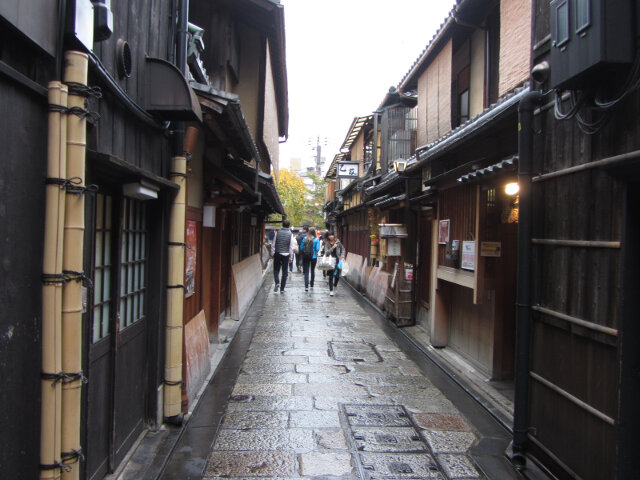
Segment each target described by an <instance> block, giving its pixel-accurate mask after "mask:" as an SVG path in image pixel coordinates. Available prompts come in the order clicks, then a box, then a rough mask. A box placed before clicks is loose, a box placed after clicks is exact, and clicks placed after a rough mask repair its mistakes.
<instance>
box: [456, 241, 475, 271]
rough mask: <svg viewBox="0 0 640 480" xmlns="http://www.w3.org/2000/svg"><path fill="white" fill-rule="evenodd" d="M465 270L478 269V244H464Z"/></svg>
mask: <svg viewBox="0 0 640 480" xmlns="http://www.w3.org/2000/svg"><path fill="white" fill-rule="evenodd" d="M460 268H462V269H464V270H475V269H476V242H462V263H461V265H460Z"/></svg>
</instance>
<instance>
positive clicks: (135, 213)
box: [120, 198, 147, 330]
mask: <svg viewBox="0 0 640 480" xmlns="http://www.w3.org/2000/svg"><path fill="white" fill-rule="evenodd" d="M146 265H147V209H146V205H145V204H144V203H143V202H141V201H138V200H132V199H130V198H124V199H123V204H122V232H121V240H120V329H121V330H122V329H124V328H126V327H128V326H129V325H131V324H132V323H134V322H136V321H138V320H141V319H142V318H144V315H145V304H144V301H145V291H146V284H147V282H146Z"/></svg>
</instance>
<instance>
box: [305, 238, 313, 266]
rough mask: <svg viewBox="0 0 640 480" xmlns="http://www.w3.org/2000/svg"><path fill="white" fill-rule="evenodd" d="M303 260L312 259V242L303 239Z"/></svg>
mask: <svg viewBox="0 0 640 480" xmlns="http://www.w3.org/2000/svg"><path fill="white" fill-rule="evenodd" d="M303 255H304V259H305V260H311V259H312V258H313V240H309V239H307V238H306V237H305V239H304V252H303Z"/></svg>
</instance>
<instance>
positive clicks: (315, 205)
mask: <svg viewBox="0 0 640 480" xmlns="http://www.w3.org/2000/svg"><path fill="white" fill-rule="evenodd" d="M307 176H308V177H309V178H310V179H311V181H312V182H313V183H312V185H311V188H309V189H308V191H309V197H308V198H309V201H308V202H307V210H306V213H307V218H308V220H309V221H310V222H311V224H312V225H315V226H316V227H320V228H322V227H323V226H324V214H323V212H322V209H323V207H324V201H325V194H326V188H327V183H328V182H327V180H326V179H325V178H324V177H323V176H321V175H318V174H316V173H308V174H307Z"/></svg>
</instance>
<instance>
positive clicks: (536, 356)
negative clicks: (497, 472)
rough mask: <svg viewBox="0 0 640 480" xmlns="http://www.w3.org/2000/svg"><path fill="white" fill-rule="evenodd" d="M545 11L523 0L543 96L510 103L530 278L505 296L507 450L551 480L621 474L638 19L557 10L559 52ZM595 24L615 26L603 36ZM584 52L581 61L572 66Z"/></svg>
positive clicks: (606, 9)
mask: <svg viewBox="0 0 640 480" xmlns="http://www.w3.org/2000/svg"><path fill="white" fill-rule="evenodd" d="M556 8H558V9H560V10H561V9H562V8H563V7H562V6H561V5H556V4H554V3H552V8H549V4H548V2H541V1H537V0H536V1H534V2H533V22H532V28H531V30H532V54H531V56H532V64H531V67H532V71H533V72H534V75H533V78H532V81H535V82H536V83H535V86H536V88H537V89H539V90H540V92H549V93H547V94H546V95H541V94H537V95H533V96H530V97H529V99H528V102H527V104H525V105H524V106H523V107H521V110H522V111H523V113H522V120H521V123H522V124H523V126H526V125H530V130H529V132H530V135H529V136H528V137H524V133H526V130H524V133H523V138H522V139H521V144H522V142H524V145H525V147H526V148H525V149H523V151H521V152H520V157H521V161H522V158H523V156H524V155H525V154H527V155H528V157H527V158H528V160H529V159H530V164H528V165H521V167H524V168H522V170H521V177H522V179H523V180H525V181H527V180H530V192H529V197H528V198H526V197H524V194H523V196H522V197H521V198H522V205H521V215H522V217H521V218H523V219H524V218H525V215H526V216H527V217H528V218H529V219H530V224H529V225H530V229H529V230H525V231H524V233H522V232H520V233H519V234H520V235H522V236H523V242H524V243H523V250H524V251H525V253H526V251H527V250H528V254H527V256H528V255H529V254H530V265H531V271H530V275H526V274H527V273H529V272H528V271H525V276H523V277H521V278H519V279H518V281H519V283H520V284H522V285H525V286H526V287H527V288H526V289H525V291H524V292H523V293H526V294H528V295H529V297H528V298H527V297H524V298H523V299H522V300H524V301H519V303H522V304H523V306H522V307H521V309H520V310H519V320H518V321H519V324H518V327H519V329H520V331H521V335H522V337H521V338H519V343H518V355H519V357H518V358H519V359H520V360H521V362H522V363H520V365H519V373H518V375H519V381H518V383H516V405H515V410H516V425H515V432H514V447H515V449H516V451H517V452H518V453H521V454H523V455H527V456H530V457H533V458H534V459H536V460H537V461H540V462H542V463H543V464H544V465H545V466H546V467H548V468H549V470H550V471H551V472H552V473H553V474H554V475H556V476H557V477H558V478H584V479H596V478H619V479H622V478H633V477H635V476H637V473H636V467H635V462H634V459H635V456H634V452H633V450H634V447H635V445H637V443H636V442H637V439H636V438H635V435H636V432H637V428H638V415H637V399H638V392H639V387H640V380H639V378H638V376H637V365H638V348H637V346H635V340H637V339H638V321H637V317H638V313H637V312H638V310H637V304H638V298H639V295H638V294H639V293H640V292H639V287H638V275H637V271H638V254H637V245H638V225H640V223H639V218H638V207H639V206H640V201H639V200H638V180H639V178H640V177H639V173H640V169H639V167H638V165H639V164H638V158H639V153H638V149H639V141H640V136H639V134H638V128H639V127H640V123H639V121H638V105H639V99H640V97H639V95H638V92H637V90H636V89H635V86H637V79H638V73H637V72H638V70H637V68H638V65H637V55H638V52H637V42H636V40H635V39H636V36H637V25H638V23H637V21H638V10H637V8H633V5H632V2H591V4H590V5H587V8H588V10H587V14H588V15H589V17H588V20H587V23H586V24H585V23H583V22H582V21H581V20H580V18H578V17H577V15H578V13H580V10H571V13H570V16H569V17H568V18H567V22H570V27H569V29H567V30H566V31H567V33H568V35H569V37H568V38H567V39H566V42H565V44H564V45H563V40H562V38H559V37H558V31H559V30H557V29H556V27H555V26H558V28H562V26H563V22H562V21H561V20H558V18H559V17H557V16H556V14H555V13H556ZM605 24H607V25H616V27H615V29H613V30H610V31H609V33H608V36H603V31H602V30H600V28H601V27H602V26H603V25H605ZM589 42H592V43H589ZM594 45H601V46H602V48H601V49H593V46H594ZM614 46H615V47H614ZM585 49H586V50H585ZM586 52H589V55H590V56H589V57H588V58H589V61H590V62H591V63H590V64H585V63H580V62H573V59H577V58H582V55H584V54H585V53H586ZM612 55H613V56H612ZM568 56H570V57H571V59H569V58H567V57H568ZM545 62H547V63H545ZM587 67H589V70H588V73H586V74H585V71H586V69H587ZM576 95H577V96H581V98H580V105H578V106H577V107H576V108H572V107H574V106H576V104H575V103H574V101H575V98H576ZM596 103H597V104H598V106H596ZM528 173H530V175H527V174H528ZM521 183H522V180H521ZM521 226H524V225H521ZM525 237H526V238H525ZM525 258H526V257H525ZM526 282H530V283H526ZM527 326H530V328H526V327H527ZM529 345H530V349H529V348H528V346H529Z"/></svg>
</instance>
